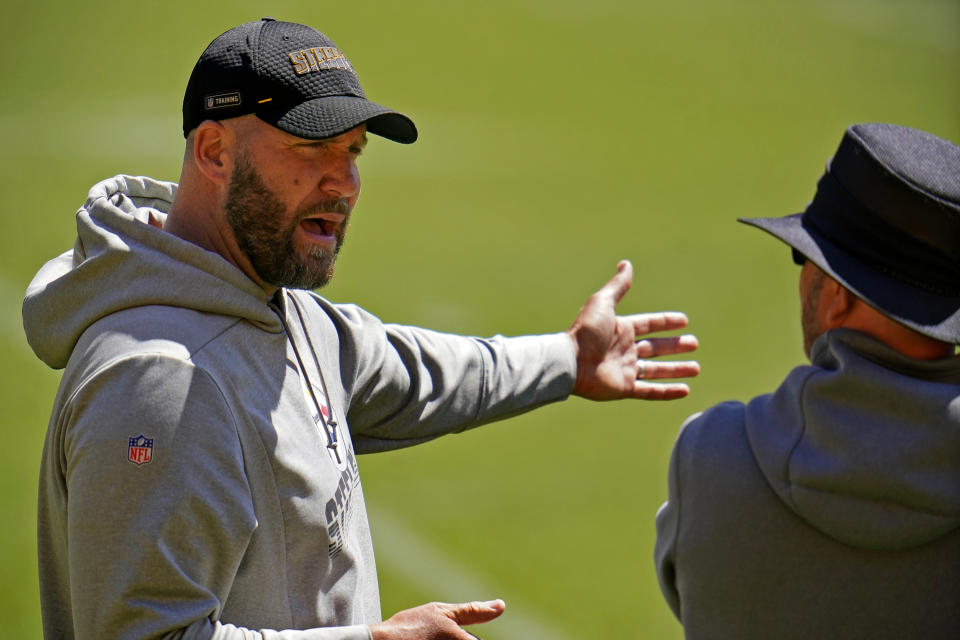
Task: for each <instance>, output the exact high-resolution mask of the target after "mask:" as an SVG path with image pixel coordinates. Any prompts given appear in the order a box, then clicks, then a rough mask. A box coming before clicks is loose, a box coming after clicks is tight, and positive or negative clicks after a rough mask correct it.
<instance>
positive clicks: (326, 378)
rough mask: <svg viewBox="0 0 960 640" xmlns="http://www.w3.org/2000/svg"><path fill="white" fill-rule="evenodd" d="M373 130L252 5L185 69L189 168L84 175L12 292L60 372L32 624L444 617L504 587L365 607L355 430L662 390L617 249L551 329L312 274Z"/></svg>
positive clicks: (319, 46)
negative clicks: (67, 230)
mask: <svg viewBox="0 0 960 640" xmlns="http://www.w3.org/2000/svg"><path fill="white" fill-rule="evenodd" d="M368 132H369V133H373V134H376V135H379V136H383V137H386V138H388V139H391V140H395V141H397V142H402V143H411V142H413V141H414V140H415V139H416V137H417V130H416V128H415V127H414V125H413V123H412V121H411V120H410V119H409V118H407V117H406V116H404V115H402V114H400V113H397V112H395V111H393V110H390V109H387V108H385V107H382V106H380V105H378V104H376V103H374V102H371V101H369V100H368V99H367V98H366V97H365V95H364V93H363V91H362V89H361V88H360V84H359V81H358V80H357V76H356V73H355V71H354V70H353V67H352V65H351V64H350V62H349V60H348V59H347V58H346V57H345V56H344V54H343V52H342V51H340V49H338V48H337V46H336V45H335V44H334V43H333V42H331V41H330V40H329V39H328V38H326V36H324V35H323V34H321V33H319V32H318V31H316V30H314V29H311V28H309V27H306V26H303V25H299V24H293V23H287V22H278V21H274V20H269V19H265V20H262V21H259V22H252V23H248V24H244V25H241V26H239V27H236V28H234V29H231V30H230V31H228V32H226V33H224V34H223V35H222V36H220V37H218V38H217V39H216V40H214V42H213V43H212V44H211V45H210V46H209V47H208V48H207V49H206V51H205V52H204V53H203V55H202V56H201V58H200V60H199V62H198V63H197V65H196V67H195V69H194V71H193V74H192V75H191V77H190V80H189V83H188V85H187V89H186V94H185V97H184V104H183V133H184V135H185V136H186V139H187V145H186V153H185V156H184V163H183V170H182V174H181V180H180V183H179V185H176V184H173V183H169V182H159V181H155V180H151V179H149V178H135V177H131V176H117V177H115V178H112V179H109V180H106V181H104V182H102V183H100V184H98V185H96V186H94V187H93V189H92V190H91V191H90V194H89V197H88V199H87V202H86V204H85V205H84V207H83V208H81V209H80V211H79V212H78V213H77V229H78V238H77V242H76V244H75V246H74V248H73V250H71V251H68V252H66V253H64V254H63V255H62V256H60V257H59V258H56V259H54V260H52V261H50V262H48V263H47V264H46V265H45V266H44V267H43V268H42V269H41V271H40V272H39V273H38V274H37V276H36V278H35V279H34V281H33V282H32V283H31V285H30V287H29V289H28V291H27V296H26V299H25V300H24V306H23V316H24V327H25V330H26V332H27V337H28V340H29V342H30V344H31V346H32V347H33V348H34V350H35V351H36V353H37V355H38V356H39V357H40V358H41V359H43V360H44V362H46V363H47V364H49V365H50V366H51V367H54V368H64V367H65V372H64V374H63V378H62V381H61V386H60V389H59V392H58V395H57V399H56V402H55V406H54V409H53V414H52V417H51V420H50V424H49V427H48V431H47V440H46V443H45V447H44V454H43V459H42V467H41V478H40V504H39V514H38V520H39V525H38V547H39V564H40V585H41V586H40V590H41V602H42V610H43V624H44V633H45V635H46V636H47V637H50V638H74V637H76V638H98V639H99V638H111V639H119V638H146V637H151V638H159V637H165V638H170V637H176V638H181V637H182V638H218V639H229V638H286V639H295V638H302V639H304V640H306V639H315V640H348V639H349V640H353V639H364V640H367V639H371V638H372V639H374V640H403V639H414V638H416V639H428V638H429V639H438V640H439V639H446V638H450V639H454V640H455V639H461V640H464V639H466V638H470V637H472V636H470V634H468V633H467V632H466V631H464V630H463V629H461V625H464V624H467V625H469V624H476V623H481V622H486V621H488V620H490V619H492V618H495V617H497V616H498V615H499V614H500V613H501V612H502V611H503V608H504V603H503V602H502V601H500V600H493V601H489V602H473V603H466V604H438V603H435V604H430V605H424V606H421V607H416V608H414V609H410V610H407V611H402V612H400V613H398V614H396V615H394V616H393V617H391V618H390V619H388V620H387V621H386V622H381V615H380V605H379V597H378V589H377V573H376V566H375V563H374V557H373V546H372V542H371V537H370V530H369V525H368V522H367V516H366V509H365V506H364V497H363V491H362V488H361V484H360V478H359V474H358V466H357V462H356V456H355V454H357V453H366V452H377V451H385V450H389V449H395V448H398V447H404V446H409V445H414V444H418V443H420V442H424V441H427V440H430V439H432V438H435V437H437V436H440V435H443V434H446V433H450V432H455V431H462V430H464V429H467V428H470V427H474V426H477V425H480V424H484V423H487V422H490V421H493V420H498V419H501V418H506V417H508V416H511V415H515V414H517V413H520V412H522V411H526V410H528V409H532V408H534V407H536V406H539V405H542V404H545V403H547V402H552V401H556V400H561V399H563V398H565V397H566V396H567V395H569V394H570V393H574V394H578V395H581V396H584V397H588V398H593V399H614V398H649V399H653V398H659V399H671V398H679V397H682V396H684V395H686V393H687V388H686V385H683V384H679V383H672V382H670V383H657V382H656V381H655V380H654V381H651V380H649V379H653V378H676V377H685V376H689V375H695V374H696V372H697V365H696V363H683V362H655V361H643V362H642V363H641V361H640V359H641V358H643V359H646V358H650V357H653V356H657V355H662V354H669V353H679V352H684V351H689V350H692V349H693V348H695V347H696V340H695V339H694V338H692V337H691V336H687V337H671V338H650V339H645V340H639V341H637V340H636V338H637V337H638V336H642V335H645V334H647V333H649V332H652V331H659V330H664V329H675V328H680V327H682V326H684V325H685V324H686V318H685V317H684V316H683V314H680V313H655V314H637V315H631V316H624V317H619V316H616V314H615V311H614V308H615V305H616V303H617V302H618V301H619V300H620V298H621V297H622V296H623V295H624V294H625V293H626V291H627V289H628V288H629V286H630V281H631V274H632V272H631V267H630V265H629V263H626V262H624V263H621V265H620V268H619V269H618V272H617V274H616V275H615V276H614V277H613V278H612V279H611V280H610V281H609V282H608V283H607V284H606V285H605V286H604V287H603V288H601V289H600V291H598V292H597V293H596V294H595V295H594V296H592V297H591V298H590V300H589V301H588V302H587V304H586V305H585V306H584V308H583V309H582V311H581V313H580V314H579V315H578V316H577V318H576V319H575V321H574V323H573V326H572V327H571V328H570V330H569V331H567V332H561V333H556V334H551V335H542V336H526V337H518V338H503V337H496V338H492V339H489V340H480V339H474V338H466V337H461V336H452V335H447V334H440V333H436V332H431V331H427V330H424V329H418V328H414V327H404V326H396V325H385V324H383V323H381V322H380V321H379V320H378V319H377V318H375V317H373V316H372V315H370V314H369V313H367V312H365V311H363V310H362V309H359V308H357V307H355V306H352V305H335V304H332V303H330V302H328V301H327V300H325V299H323V298H321V297H319V296H317V295H315V294H313V293H311V292H309V291H306V290H305V289H313V288H317V287H320V286H322V285H323V284H324V283H325V282H326V281H327V280H328V279H329V278H330V276H331V273H332V269H333V265H334V261H335V258H336V255H337V251H338V250H339V248H340V246H341V243H342V241H343V236H344V232H345V229H346V226H347V223H348V220H349V216H350V214H351V211H352V209H353V205H354V204H355V203H356V201H357V197H358V196H359V189H360V182H359V175H358V172H357V166H356V159H357V156H358V155H359V153H360V152H361V150H362V149H363V147H364V144H365V142H366V134H367V133H368Z"/></svg>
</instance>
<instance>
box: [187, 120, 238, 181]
mask: <svg viewBox="0 0 960 640" xmlns="http://www.w3.org/2000/svg"><path fill="white" fill-rule="evenodd" d="M234 144H235V136H234V135H233V133H232V132H231V131H230V130H229V129H227V128H226V127H224V126H223V125H222V124H220V123H219V122H217V121H215V120H205V121H203V122H201V123H200V124H199V125H197V128H196V130H195V131H194V132H193V162H194V164H196V165H197V168H198V169H199V170H200V172H201V173H203V175H205V176H206V177H207V179H208V180H210V181H211V182H215V183H217V184H223V185H226V184H228V183H229V182H230V176H231V175H232V174H233V158H234V154H233V149H234Z"/></svg>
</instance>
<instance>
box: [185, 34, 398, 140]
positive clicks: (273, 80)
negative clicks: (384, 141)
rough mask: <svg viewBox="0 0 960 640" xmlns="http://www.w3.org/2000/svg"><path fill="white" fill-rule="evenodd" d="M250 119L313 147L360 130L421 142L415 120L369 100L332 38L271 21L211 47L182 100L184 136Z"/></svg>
mask: <svg viewBox="0 0 960 640" xmlns="http://www.w3.org/2000/svg"><path fill="white" fill-rule="evenodd" d="M248 113H254V114H256V115H257V117H258V118H260V119H261V120H263V121H264V122H267V123H269V124H271V125H273V126H275V127H277V128H278V129H281V130H283V131H286V132H287V133H290V134H293V135H295V136H299V137H301V138H308V139H312V140H317V139H323V138H331V137H334V136H337V135H340V134H341V133H344V132H346V131H349V130H350V129H353V128H354V127H356V126H357V125H359V124H361V123H366V125H367V131H369V132H370V133H374V134H376V135H379V136H382V137H384V138H388V139H390V140H394V141H396V142H402V143H404V144H409V143H411V142H414V141H415V140H416V139H417V128H416V126H415V125H414V124H413V121H412V120H411V119H410V118H408V117H407V116H405V115H403V114H402V113H398V112H396V111H393V110H391V109H388V108H387V107H384V106H381V105H379V104H377V103H375V102H371V101H370V100H367V98H366V95H365V94H364V92H363V89H362V88H361V87H360V80H359V79H358V78H357V74H356V72H355V71H354V69H353V65H351V64H350V61H349V60H348V59H347V57H346V56H345V55H344V54H343V52H342V51H340V49H339V48H337V46H336V45H335V44H334V43H333V42H332V41H331V40H330V39H329V38H328V37H327V36H325V35H323V34H322V33H320V32H319V31H317V30H316V29H313V28H312V27H308V26H306V25H302V24H296V23H293V22H281V21H277V20H274V19H272V18H264V19H263V20H260V21H257V22H248V23H245V24H241V25H239V26H237V27H234V28H233V29H230V30H229V31H227V32H226V33H223V34H222V35H220V36H219V37H218V38H216V39H215V40H214V41H213V42H211V43H210V45H209V46H208V47H207V48H206V50H205V51H204V52H203V54H202V55H201V56H200V59H199V60H198V61H197V64H196V66H194V68H193V73H191V74H190V80H189V81H188V82H187V90H186V92H185V93H184V96H183V135H184V137H186V136H187V135H188V134H189V133H190V131H192V130H193V129H194V128H195V127H196V126H197V125H198V124H200V123H201V122H203V121H204V120H224V119H227V118H233V117H236V116H242V115H246V114H248Z"/></svg>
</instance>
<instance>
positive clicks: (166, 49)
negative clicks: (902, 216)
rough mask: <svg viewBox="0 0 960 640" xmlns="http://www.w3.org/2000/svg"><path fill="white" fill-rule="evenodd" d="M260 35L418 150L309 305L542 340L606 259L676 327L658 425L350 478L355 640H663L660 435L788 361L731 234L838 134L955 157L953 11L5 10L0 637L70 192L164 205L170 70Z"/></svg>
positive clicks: (917, 1)
mask: <svg viewBox="0 0 960 640" xmlns="http://www.w3.org/2000/svg"><path fill="white" fill-rule="evenodd" d="M264 14H266V15H271V16H273V17H276V18H279V19H289V20H296V21H300V22H305V23H308V24H311V25H314V26H316V27H318V28H320V29H321V30H322V31H325V32H326V33H328V34H329V35H330V36H331V37H332V38H333V39H334V40H335V41H336V42H337V44H338V45H339V46H340V47H341V48H342V49H343V50H344V51H345V52H346V53H347V55H348V56H349V57H350V58H351V59H352V62H353V64H354V66H355V67H356V68H357V69H358V71H359V72H360V76H361V78H362V80H363V83H364V87H365V88H366V90H367V93H368V95H369V96H370V97H371V98H372V99H374V100H377V101H381V102H383V103H386V104H388V105H390V106H393V107H395V108H398V109H401V110H403V111H405V112H406V113H408V114H410V115H411V116H412V117H413V118H414V119H415V121H416V122H417V124H418V127H419V129H420V132H421V139H420V141H419V142H418V143H417V144H415V145H413V146H411V147H405V146H402V145H396V144H392V143H388V142H386V141H382V140H379V139H374V140H371V144H370V145H369V147H368V150H367V152H366V153H365V156H364V158H363V159H362V161H361V169H362V171H363V177H364V196H363V197H362V198H361V200H360V204H359V206H358V207H357V210H356V212H355V214H356V215H355V216H354V219H353V220H354V222H353V225H352V228H351V234H350V238H349V240H348V242H347V245H346V248H345V249H344V252H343V254H342V258H341V261H340V264H339V266H338V272H337V276H336V278H335V280H334V282H333V284H332V285H331V286H330V287H328V289H327V290H325V291H324V294H325V295H327V296H328V297H329V298H331V299H333V300H337V301H343V302H348V301H349V302H356V303H358V304H360V305H362V306H364V307H366V308H367V309H369V310H371V311H372V312H374V313H376V314H378V315H379V316H380V317H382V318H383V319H385V320H388V321H394V322H404V323H412V324H421V325H425V326H429V327H432V328H436V329H442V330H449V331H455V332H462V333H470V334H480V335H490V334H494V333H503V334H524V333H534V332H546V331H559V330H563V329H565V328H566V327H567V325H568V324H569V322H570V321H571V320H572V319H573V317H574V315H575V313H576V311H577V309H578V308H579V306H580V305H581V304H582V303H583V301H584V300H585V299H586V297H587V296H588V295H589V294H590V293H591V292H592V291H593V290H594V289H595V288H596V287H598V286H600V284H602V283H603V282H604V281H605V280H606V279H607V278H608V277H609V276H610V275H611V274H612V273H613V271H614V269H615V266H616V263H617V261H618V260H619V259H621V258H629V259H631V260H632V261H633V263H634V266H635V269H636V279H635V283H634V289H633V290H632V291H631V292H630V293H629V294H628V296H627V297H626V298H625V300H624V301H623V303H622V305H621V310H622V311H623V312H637V311H654V310H661V309H679V310H683V311H685V312H687V313H688V315H689V316H690V318H691V323H692V330H693V331H694V332H695V333H696V334H697V335H698V336H699V338H700V340H701V350H700V352H699V354H698V359H699V360H700V362H701V364H702V366H703V373H702V375H701V376H700V378H698V379H697V380H695V381H694V382H693V384H692V386H693V392H692V394H691V395H690V397H689V398H688V399H686V400H683V401H679V402H674V403H667V404H646V403H640V402H630V403H627V402H618V403H606V404H596V403H589V402H585V401H581V400H579V399H573V400H570V401H567V402H565V403H562V404H557V405H553V406H550V407H547V408H545V409H542V410H540V411H538V412H535V413H532V414H528V415H525V416H522V417H520V418H516V419H513V420H511V421H509V422H504V423H500V424H497V425H492V426H488V427H485V428H483V429H481V430H479V431H475V432H470V433H467V434H464V435H460V436H454V437H449V438H446V439H442V440H439V441H436V442H433V443H430V444H427V445H424V446H421V447H418V448H414V449H410V450H406V451H402V452H396V453H390V454H383V455H380V456H371V457H365V458H362V459H361V460H360V464H361V468H362V472H363V474H364V483H365V487H366V489H365V491H366V494H367V497H368V501H369V502H370V503H371V517H372V526H373V527H374V535H375V543H376V545H377V548H378V555H379V563H380V570H381V580H382V591H383V608H384V613H385V614H387V615H389V614H390V613H392V612H394V611H396V610H397V609H399V608H404V607H408V606H412V605H415V604H419V603H422V602H425V601H427V600H455V599H466V598H487V597H502V598H504V599H505V600H506V601H507V605H508V608H507V613H506V614H505V615H504V617H503V618H502V619H501V620H499V621H497V622H495V623H492V624H491V625H488V626H487V627H486V628H483V629H479V628H478V629H477V630H476V631H477V633H479V634H480V635H482V636H483V637H484V638H485V640H505V639H507V638H511V639H513V640H518V639H523V640H538V638H547V637H549V638H553V639H559V640H563V639H565V638H569V639H595V638H679V637H682V631H681V628H680V626H679V625H678V624H677V623H676V622H675V620H674V619H673V616H672V614H671V613H670V611H669V610H668V608H667V607H666V605H665V604H664V603H663V601H662V600H661V597H660V594H659V591H658V588H657V584H656V578H655V575H654V571H653V566H652V561H651V555H652V547H653V539H654V524H653V518H654V514H655V512H656V509H657V507H658V506H659V504H660V503H661V502H662V501H663V499H664V498H665V495H666V479H665V474H666V467H667V460H668V455H669V452H670V448H671V445H672V442H673V440H674V438H675V436H676V432H677V429H678V427H679V425H680V424H681V422H682V421H683V420H684V418H685V417H687V416H688V415H689V414H691V413H694V412H696V411H699V410H702V409H704V408H706V407H707V406H709V405H710V404H712V403H715V402H718V401H721V400H726V399H731V398H737V399H747V398H749V397H751V396H753V395H756V394H758V393H762V392H765V391H768V390H771V389H772V388H773V387H774V386H775V385H776V384H777V383H778V382H779V381H780V379H781V378H782V377H783V376H784V374H785V373H786V372H787V371H788V370H789V369H790V367H791V366H793V365H794V364H796V363H798V362H799V361H800V359H801V358H802V351H801V349H800V338H799V328H798V321H797V315H798V303H797V301H796V275H797V272H796V270H795V267H794V266H793V265H792V263H791V261H790V257H789V252H788V251H787V250H786V249H785V248H784V247H783V246H782V245H779V244H778V243H776V242H775V241H773V240H772V239H769V238H767V237H766V236H765V235H764V234H762V233H760V232H758V231H756V230H752V229H749V228H747V227H744V226H743V225H739V224H737V223H736V222H735V219H736V218H737V217H738V216H760V215H784V214H788V213H793V212H796V211H800V210H802V208H803V207H804V206H805V204H806V202H807V201H808V200H809V198H810V197H811V196H812V194H813V190H814V185H815V182H816V180H817V178H818V177H819V176H820V174H821V173H822V170H823V166H824V163H825V162H826V160H827V159H828V157H829V156H830V155H831V154H832V152H833V150H834V149H835V148H836V145H837V143H838V142H839V140H840V136H841V134H842V132H843V130H844V128H845V126H846V125H848V124H850V123H854V122H864V121H887V122H893V123H897V124H903V125H910V126H915V127H918V128H922V129H926V130H928V131H931V132H933V133H936V134H938V135H941V136H944V137H947V138H950V139H952V140H954V141H960V39H958V38H957V33H958V32H960V4H958V3H957V2H956V0H779V1H773V0H771V1H767V2H764V1H761V0H733V1H731V2H712V1H710V0H673V1H672V2H671V1H665V0H664V1H659V2H655V1H653V0H636V1H633V2H628V1H626V0H594V1H593V2H589V3H585V2H573V1H572V0H549V1H548V0H519V1H515V2H507V1H503V0H492V1H490V2H484V3H475V2H469V3H468V2H462V1H459V0H448V1H446V2H441V1H440V0H429V1H426V2H407V3H390V2H383V1H375V2H368V1H363V0H360V1H358V2H350V3H340V4H337V5H329V4H328V3H311V2H294V1H277V2H271V3H259V2H251V1H249V0H238V1H236V2H233V3H230V4H229V5H227V4H225V3H204V2H186V1H183V0H170V1H168V2H164V3H130V2H119V1H96V0H94V1H93V2H89V3H85V4H77V3H67V2H59V1H58V2H43V1H42V0H38V1H36V2H34V1H27V0H8V2H7V3H6V4H5V10H4V15H5V23H6V24H7V25H8V28H7V35H6V37H5V38H4V39H3V41H2V42H0V52H2V55H3V60H4V64H3V65H2V71H0V74H2V89H0V133H2V137H3V144H2V146H0V189H2V195H3V203H4V211H3V213H2V215H0V295H2V296H3V304H2V307H0V309H2V310H3V311H2V317H0V330H2V332H0V357H2V361H3V362H4V363H5V366H4V369H3V374H2V375H3V380H2V384H0V394H2V395H0V404H2V407H3V410H4V417H3V422H2V424H3V432H2V433H3V436H2V437H3V445H2V446H0V496H2V500H3V514H4V526H3V527H2V528H0V544H2V549H0V620H2V621H3V623H2V624H3V631H2V632H0V635H2V636H3V637H11V638H18V639H31V638H39V637H40V635H41V632H40V621H39V603H38V596H37V579H36V562H35V543H34V526H35V524H34V523H35V493H36V476H37V469H38V461H39V453H40V449H41V446H42V442H43V437H44V430H45V426H46V423H47V419H48V411H49V407H50V404H51V402H52V399H53V395H54V392H55V389H56V385H57V381H58V378H59V376H58V374H57V373H56V372H52V371H50V370H48V369H46V368H45V367H44V366H43V365H42V364H41V363H40V362H39V361H38V360H36V359H35V358H34V357H33V356H32V354H31V353H30V351H29V349H28V347H27V346H26V344H25V341H24V339H23V337H22V329H21V326H20V318H19V308H20V300H21V296H22V292H23V290H24V289H25V288H26V285H27V283H28V282H29V280H30V278H31V277H32V275H33V273H34V272H35V271H36V269H37V268H38V267H39V266H40V265H41V264H42V263H43V262H44V261H45V260H47V259H48V258H50V257H52V256H54V255H55V254H57V253H59V252H61V251H63V250H65V249H67V248H68V247H69V246H71V245H72V242H73V237H74V227H73V213H74V211H75V210H76V208H77V207H78V206H79V205H80V204H81V203H82V202H83V200H84V198H85V196H86V192H87V189H88V187H89V186H90V185H91V184H93V183H94V182H96V181H98V180H100V179H102V178H105V177H109V176H112V175H114V174H117V173H131V174H146V175H152V176H154V177H157V178H163V179H170V180H176V179H177V176H178V173H179V162H180V156H181V152H182V144H183V143H182V137H181V135H180V133H179V131H180V119H179V113H180V103H181V99H182V92H183V87H184V85H185V83H186V78H187V76H188V75H189V73H190V70H191V68H192V66H193V63H194V62H195V60H196V58H197V56H199V54H200V52H201V51H202V50H203V48H204V47H205V46H206V44H207V43H208V42H209V41H210V40H211V39H212V38H213V37H215V36H216V35H218V34H219V33H221V32H222V31H224V30H225V29H227V28H228V27H230V26H232V25H234V24H237V23H239V22H243V21H247V20H253V19H257V18H259V17H261V16H262V15H264ZM64 312H65V313H67V312H69V310H64ZM477 589H480V590H481V591H482V592H479V593H475V592H473V591H474V590H477Z"/></svg>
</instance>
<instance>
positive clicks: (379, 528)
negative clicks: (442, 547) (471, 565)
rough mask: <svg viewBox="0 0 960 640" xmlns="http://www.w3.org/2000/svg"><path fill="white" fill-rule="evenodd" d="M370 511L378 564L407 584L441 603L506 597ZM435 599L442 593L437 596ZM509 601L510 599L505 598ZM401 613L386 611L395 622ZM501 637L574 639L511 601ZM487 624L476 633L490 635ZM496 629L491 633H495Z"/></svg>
mask: <svg viewBox="0 0 960 640" xmlns="http://www.w3.org/2000/svg"><path fill="white" fill-rule="evenodd" d="M367 510H368V512H369V515H370V522H371V525H372V528H373V530H374V534H375V536H376V537H375V538H374V546H375V548H376V554H377V564H380V565H383V566H385V567H389V568H390V569H391V570H392V571H395V572H396V573H398V574H400V575H402V576H403V577H404V578H405V579H406V580H407V581H409V582H410V583H412V584H414V585H415V586H416V587H417V588H418V589H420V590H421V591H423V592H424V593H425V594H428V595H427V597H429V598H431V599H433V600H436V601H441V602H470V601H473V600H487V599H491V600H492V599H494V598H497V597H500V596H499V595H498V594H497V590H496V589H495V588H493V587H491V586H490V585H489V584H487V583H486V582H484V580H483V579H482V578H480V577H478V576H476V575H473V574H472V573H471V571H470V569H468V568H467V567H464V566H463V565H461V564H458V563H457V562H456V561H454V560H452V559H451V558H449V557H447V556H445V555H443V554H442V553H440V552H439V551H437V550H436V549H433V548H431V547H430V546H429V545H428V544H427V543H425V542H424V541H423V540H422V539H421V538H420V537H419V536H417V534H416V533H415V532H413V531H411V530H410V529H409V528H408V527H407V526H406V525H404V524H403V523H402V522H401V521H400V520H398V519H397V518H395V517H393V516H392V515H391V514H390V513H389V512H388V511H385V510H384V509H380V508H377V507H374V506H373V505H371V504H370V503H369V502H368V503H367ZM432 594H436V597H434V596H433V595H432ZM505 600H506V599H505ZM394 613H396V612H395V611H389V612H388V611H384V616H385V617H389V616H391V615H393V614H394ZM489 624H491V625H493V626H494V627H495V628H496V633H497V636H498V637H505V638H523V640H569V636H568V635H567V634H566V633H564V632H562V631H559V630H558V629H556V628H554V627H552V626H551V625H550V623H548V622H546V621H545V620H543V619H542V618H540V617H539V616H537V615H536V614H533V613H531V612H529V611H525V610H524V609H523V607H520V606H517V605H516V604H512V603H511V602H510V601H509V600H508V601H507V609H506V611H504V613H503V615H502V616H501V617H499V618H497V619H496V620H494V621H493V622H491V623H489ZM482 629H483V625H480V626H478V627H476V628H475V630H476V631H477V633H479V634H480V635H481V636H484V633H483V632H482ZM492 631H493V630H492V629H491V632H492Z"/></svg>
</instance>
